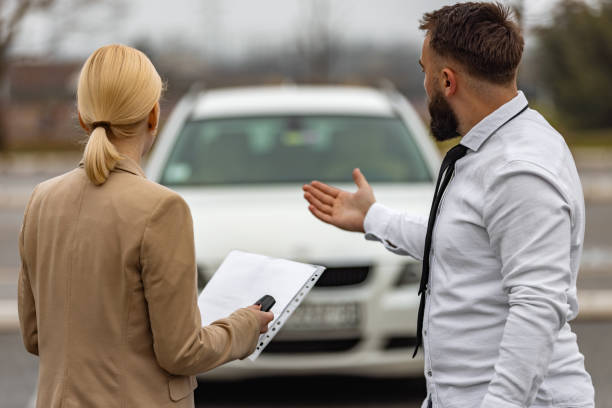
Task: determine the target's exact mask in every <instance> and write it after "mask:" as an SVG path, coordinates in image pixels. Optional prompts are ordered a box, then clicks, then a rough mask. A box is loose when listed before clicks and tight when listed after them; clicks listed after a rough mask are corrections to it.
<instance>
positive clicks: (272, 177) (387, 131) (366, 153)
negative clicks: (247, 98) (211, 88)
mask: <svg viewBox="0 0 612 408" xmlns="http://www.w3.org/2000/svg"><path fill="white" fill-rule="evenodd" d="M355 167H359V168H360V169H361V171H362V172H363V173H364V175H365V176H366V177H367V178H368V180H369V181H370V182H374V183H375V182H385V183H405V182H428V181H431V175H430V172H429V169H428V168H427V165H426V163H425V160H424V159H423V156H422V155H421V153H420V151H419V148H418V147H417V145H416V143H415V141H414V139H413V137H412V135H411V133H410V131H409V130H408V128H406V126H405V125H404V123H403V122H402V121H401V120H400V119H398V118H392V117H363V116H277V117H260V116H258V117H240V118H218V119H205V120H198V121H195V120H194V121H188V122H187V123H185V126H184V127H183V129H182V130H181V132H180V134H179V136H178V139H177V141H176V144H175V146H174V149H173V150H172V153H171V154H170V157H169V159H168V161H167V162H166V166H165V168H164V171H163V173H162V179H161V182H162V184H165V185H169V186H193V185H202V186H205V185H224V184H253V183H254V184H257V183H304V182H309V181H311V180H322V181H326V182H332V183H343V182H351V181H352V178H351V172H352V170H353V169H354V168H355Z"/></svg>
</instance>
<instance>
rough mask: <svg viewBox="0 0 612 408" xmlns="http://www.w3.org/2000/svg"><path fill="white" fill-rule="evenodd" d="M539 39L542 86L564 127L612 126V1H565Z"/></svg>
mask: <svg viewBox="0 0 612 408" xmlns="http://www.w3.org/2000/svg"><path fill="white" fill-rule="evenodd" d="M536 35H537V38H538V49H537V55H536V58H535V59H536V63H537V65H538V67H539V76H540V84H539V85H540V86H541V87H542V89H543V90H545V91H546V92H547V94H548V96H549V97H550V98H551V99H552V101H553V103H554V104H555V108H556V110H557V111H558V113H559V114H560V116H561V117H562V118H563V120H564V121H565V122H566V123H565V125H566V126H570V127H574V128H591V129H593V128H608V127H612V98H611V96H612V0H599V2H598V4H597V5H595V6H589V5H588V4H586V2H584V1H577V0H562V1H561V2H560V3H559V4H558V5H557V7H556V10H555V12H554V17H553V21H552V24H550V25H547V26H545V27H540V28H538V29H537V30H536Z"/></svg>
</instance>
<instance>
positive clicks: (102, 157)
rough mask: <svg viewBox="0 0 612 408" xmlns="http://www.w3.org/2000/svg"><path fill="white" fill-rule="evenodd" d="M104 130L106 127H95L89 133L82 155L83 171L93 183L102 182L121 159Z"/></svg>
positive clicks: (98, 183)
mask: <svg viewBox="0 0 612 408" xmlns="http://www.w3.org/2000/svg"><path fill="white" fill-rule="evenodd" d="M106 132H107V131H106V128H105V127H103V126H97V127H95V128H94V130H93V131H92V132H91V134H90V135H89V140H88V141H87V145H86V146H85V153H84V155H83V161H84V163H85V172H86V173H87V177H89V179H90V180H91V182H92V183H94V184H95V185H100V184H104V182H106V179H107V178H108V175H109V174H110V171H111V170H112V169H113V168H114V167H115V164H116V163H117V162H118V161H119V160H121V155H120V154H119V152H118V151H117V149H116V148H115V146H114V145H113V144H112V143H111V142H110V140H108V135H107V133H106Z"/></svg>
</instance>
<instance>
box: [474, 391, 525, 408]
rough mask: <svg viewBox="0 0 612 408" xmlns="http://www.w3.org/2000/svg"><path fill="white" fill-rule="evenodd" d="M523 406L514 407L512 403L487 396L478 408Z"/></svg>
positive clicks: (519, 407)
mask: <svg viewBox="0 0 612 408" xmlns="http://www.w3.org/2000/svg"><path fill="white" fill-rule="evenodd" d="M522 406H523V405H516V404H514V403H512V402H509V401H506V400H503V399H501V398H498V397H495V396H493V395H491V394H487V395H485V397H484V400H482V403H481V404H480V408H521V407H522Z"/></svg>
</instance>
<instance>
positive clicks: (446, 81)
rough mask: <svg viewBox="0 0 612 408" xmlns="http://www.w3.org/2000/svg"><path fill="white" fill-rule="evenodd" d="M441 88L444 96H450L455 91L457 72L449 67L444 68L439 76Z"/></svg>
mask: <svg viewBox="0 0 612 408" xmlns="http://www.w3.org/2000/svg"><path fill="white" fill-rule="evenodd" d="M440 80H441V81H442V83H441V84H440V85H441V88H440V89H442V91H443V92H444V95H445V96H447V97H448V96H452V95H454V94H455V93H456V92H457V74H456V72H455V71H453V70H452V69H451V68H444V69H443V70H442V75H441V76H440Z"/></svg>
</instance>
